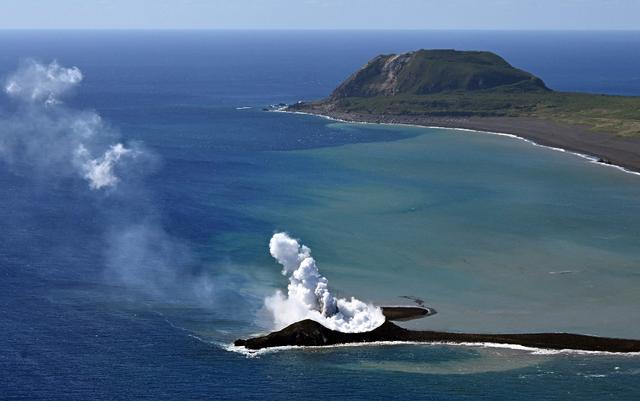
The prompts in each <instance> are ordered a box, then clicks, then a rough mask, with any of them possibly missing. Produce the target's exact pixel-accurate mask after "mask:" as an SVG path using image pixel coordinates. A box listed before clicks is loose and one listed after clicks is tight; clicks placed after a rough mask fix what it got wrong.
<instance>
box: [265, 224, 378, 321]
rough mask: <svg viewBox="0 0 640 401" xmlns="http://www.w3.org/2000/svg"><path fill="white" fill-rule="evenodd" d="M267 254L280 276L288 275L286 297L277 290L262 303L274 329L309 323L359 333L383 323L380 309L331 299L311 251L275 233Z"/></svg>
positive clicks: (347, 300)
mask: <svg viewBox="0 0 640 401" xmlns="http://www.w3.org/2000/svg"><path fill="white" fill-rule="evenodd" d="M269 251H270V252H271V256H273V257H274V258H275V259H276V260H277V261H278V263H280V264H281V265H282V274H283V275H285V276H286V275H289V285H288V287H287V295H285V294H283V293H282V291H279V290H278V291H277V292H276V293H275V294H274V295H272V296H270V297H268V298H266V299H265V306H266V308H267V309H268V310H269V311H270V312H271V313H272V314H273V318H274V323H275V325H276V329H281V328H283V327H286V326H288V325H290V324H292V323H295V322H298V321H300V320H304V319H312V320H315V321H316V322H318V323H320V324H322V325H324V326H325V327H328V328H330V329H332V330H337V331H342V332H347V333H358V332H365V331H370V330H373V329H375V328H376V327H378V326H380V325H381V324H382V323H384V320H385V318H384V315H383V314H382V310H381V309H380V308H379V307H376V306H373V305H371V304H366V303H364V302H362V301H360V300H358V299H356V298H353V297H352V298H351V299H345V298H336V297H334V296H333V295H332V294H331V292H330V291H329V285H328V281H327V279H326V278H325V277H323V276H321V275H320V272H319V271H318V267H317V266H316V261H315V260H314V259H313V258H312V257H311V250H310V249H309V248H308V247H306V246H304V245H300V243H299V242H298V241H297V240H295V239H293V238H291V237H289V236H288V235H287V234H286V233H276V234H274V235H273V237H271V241H269Z"/></svg>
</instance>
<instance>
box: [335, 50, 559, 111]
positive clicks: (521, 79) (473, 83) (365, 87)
mask: <svg viewBox="0 0 640 401" xmlns="http://www.w3.org/2000/svg"><path fill="white" fill-rule="evenodd" d="M489 89H490V90H494V91H501V92H531V91H548V89H547V87H546V86H545V84H544V82H542V80H541V79H539V78H537V77H535V76H534V75H532V74H530V73H528V72H526V71H522V70H519V69H517V68H514V67H512V66H511V65H510V64H509V63H507V62H506V61H505V60H504V59H503V58H501V57H500V56H498V55H496V54H494V53H490V52H477V51H455V50H418V51H416V52H410V53H403V54H392V55H382V56H378V57H376V58H374V59H373V60H371V61H370V62H369V63H367V65H366V66H364V67H363V68H362V69H360V70H359V71H358V72H356V73H355V74H353V75H352V76H351V77H349V78H348V79H347V80H346V81H345V82H344V83H342V84H341V85H340V86H339V87H338V88H337V89H336V90H335V91H334V92H333V94H332V96H331V97H332V98H333V99H339V98H345V97H376V96H395V95H427V94H434V93H442V92H455V91H465V92H468V91H477V90H489Z"/></svg>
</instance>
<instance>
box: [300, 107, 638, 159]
mask: <svg viewBox="0 0 640 401" xmlns="http://www.w3.org/2000/svg"><path fill="white" fill-rule="evenodd" d="M288 111H293V112H303V113H309V114H316V115H320V116H325V117H330V118H334V119H337V120H342V121H349V122H365V123H374V124H376V123H377V124H411V125H418V126H425V127H444V128H462V129H470V130H477V131H485V132H493V133H502V134H511V135H516V136H519V137H522V138H525V139H528V140H530V141H533V142H535V143H537V144H539V145H544V146H550V147H555V148H562V149H565V150H568V151H571V152H576V153H581V154H584V155H587V156H591V157H594V158H596V159H599V160H601V161H602V162H604V163H606V164H614V165H617V166H621V167H624V168H626V169H628V170H632V171H635V172H640V138H635V137H622V136H615V135H611V134H608V133H601V132H595V131H593V130H591V129H590V128H589V127H587V126H579V125H570V124H564V123H560V122H556V121H551V120H543V119H539V118H530V117H427V116H412V115H395V114H394V115H391V114H388V115H385V114H382V115H375V114H360V113H346V112H341V111H335V110H330V109H328V108H326V107H322V106H315V105H313V104H306V103H303V104H298V105H295V106H294V107H291V108H289V109H288Z"/></svg>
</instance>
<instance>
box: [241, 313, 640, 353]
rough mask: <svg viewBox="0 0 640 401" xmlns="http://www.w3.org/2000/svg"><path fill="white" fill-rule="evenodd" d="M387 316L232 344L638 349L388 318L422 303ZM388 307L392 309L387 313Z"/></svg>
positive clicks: (630, 343)
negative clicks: (354, 327) (358, 329)
mask: <svg viewBox="0 0 640 401" xmlns="http://www.w3.org/2000/svg"><path fill="white" fill-rule="evenodd" d="M382 309H383V313H384V314H385V317H387V320H385V322H384V323H382V325H380V326H378V327H377V328H375V329H373V330H371V331H367V332H363V333H343V332H340V331H336V330H331V329H329V328H326V327H325V326H323V325H322V324H320V323H318V322H316V321H313V320H311V319H305V320H302V321H299V322H296V323H293V324H291V325H289V326H287V327H285V328H284V329H282V330H279V331H275V332H273V333H270V334H267V335H265V336H260V337H254V338H249V339H246V340H245V339H240V340H236V341H235V343H234V345H236V346H242V347H245V348H247V349H249V350H260V349H264V348H272V347H284V346H329V345H340V344H357V343H373V342H392V341H393V342H412V343H445V344H447V343H448V344H482V343H493V344H510V345H520V346H524V347H531V348H542V349H554V350H562V349H567V350H580V351H600V352H602V351H605V352H615V353H629V352H640V340H626V339H619V338H607V337H595V336H587V335H581V334H569V333H534V334H469V333H448V332H440V331H413V330H407V329H404V328H402V327H400V326H398V325H396V324H395V323H393V322H391V320H410V319H415V318H419V317H425V316H430V315H432V314H434V313H435V311H433V309H430V308H422V307H412V306H408V307H401V306H400V307H387V308H385V307H383V308H382ZM388 311H391V312H392V313H389V314H388V313H387V312H388Z"/></svg>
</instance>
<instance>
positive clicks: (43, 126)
mask: <svg viewBox="0 0 640 401" xmlns="http://www.w3.org/2000/svg"><path fill="white" fill-rule="evenodd" d="M82 78H83V76H82V72H80V70H79V69H78V68H77V67H72V68H65V67H62V66H60V65H59V64H58V63H56V62H52V63H50V64H48V65H45V64H40V63H37V62H35V61H28V62H26V63H24V64H23V66H22V67H21V68H20V69H18V71H16V72H15V73H13V74H12V75H10V76H9V78H8V79H7V81H6V83H5V85H4V91H5V93H6V94H7V95H8V96H9V97H10V98H12V99H13V100H15V101H17V102H18V105H19V108H18V110H17V111H16V113H15V114H13V115H12V116H11V117H9V118H7V119H5V120H0V129H1V130H2V134H1V135H0V159H2V160H4V161H5V162H6V163H7V164H9V165H10V166H12V167H14V168H27V169H36V170H37V171H40V172H41V173H44V174H47V175H48V176H56V177H68V176H76V177H81V178H84V179H85V180H87V182H88V183H89V187H90V188H91V189H93V190H99V189H106V188H112V187H114V186H115V185H116V184H117V183H118V181H119V179H118V177H117V170H118V169H120V168H124V165H126V164H128V163H130V162H132V161H133V160H134V159H136V158H137V157H138V156H140V154H141V151H140V150H139V149H133V148H130V147H129V148H127V147H125V146H124V145H123V144H122V143H119V142H118V143H113V142H112V141H115V140H116V138H117V136H118V135H117V134H116V133H115V132H114V131H113V130H111V129H110V128H109V127H108V126H107V125H106V124H104V122H103V121H102V119H101V118H100V116H99V115H98V114H97V113H95V112H90V111H80V112H78V111H74V110H69V109H67V108H65V107H63V105H62V101H61V97H62V96H63V95H64V94H66V93H68V92H69V91H71V90H72V89H73V88H74V87H75V86H77V85H78V84H79V83H80V82H81V81H82ZM110 142H111V143H110Z"/></svg>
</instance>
